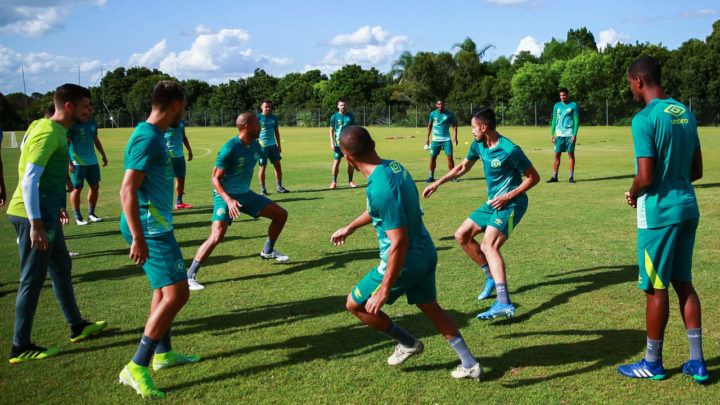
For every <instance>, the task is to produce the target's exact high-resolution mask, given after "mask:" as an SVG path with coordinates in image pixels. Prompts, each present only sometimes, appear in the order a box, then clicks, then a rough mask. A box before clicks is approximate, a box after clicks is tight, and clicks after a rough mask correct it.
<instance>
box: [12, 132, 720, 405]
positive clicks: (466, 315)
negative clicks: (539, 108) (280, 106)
mask: <svg viewBox="0 0 720 405" xmlns="http://www.w3.org/2000/svg"><path fill="white" fill-rule="evenodd" d="M327 132H328V131H327V129H325V128H322V129H297V128H283V129H281V134H282V137H283V160H282V163H283V171H284V174H285V180H284V185H285V186H286V187H287V188H288V189H290V190H291V191H292V193H291V194H285V195H279V194H273V195H272V196H271V198H272V199H274V200H275V201H276V202H278V203H279V204H280V205H281V206H283V207H285V208H286V209H287V210H288V212H289V220H288V222H287V225H286V227H285V230H284V232H283V234H282V235H281V237H280V240H279V242H278V244H277V249H278V250H279V251H281V252H282V253H285V254H288V255H289V256H290V258H291V261H290V262H288V263H286V264H279V263H269V262H266V261H262V260H261V259H260V258H259V256H258V253H259V251H260V249H261V248H262V245H263V242H264V239H265V235H266V228H267V225H268V223H269V221H267V220H263V219H260V220H253V219H251V218H249V217H243V218H242V219H240V220H238V221H236V222H234V223H233V226H232V227H230V229H229V230H228V233H227V236H226V239H225V241H224V242H223V243H221V244H220V245H219V246H218V248H217V249H216V250H215V252H214V253H213V255H212V257H211V258H210V259H209V260H208V261H207V262H206V263H205V265H204V267H203V268H202V269H201V272H200V274H199V276H198V278H199V279H200V280H202V281H203V283H204V284H205V285H206V287H207V288H206V289H205V290H203V291H199V292H193V293H192V294H191V298H190V301H189V303H188V304H187V306H186V307H185V308H184V309H183V310H182V311H181V312H180V314H179V315H178V318H177V319H176V321H175V323H174V326H173V345H174V347H175V348H176V349H177V350H178V351H179V352H182V353H192V354H200V355H202V356H203V360H202V361H201V362H200V363H198V364H195V365H191V366H186V367H180V368H174V369H168V370H162V371H161V372H156V373H153V378H154V380H155V382H156V384H157V385H158V387H159V388H161V389H163V390H164V391H165V392H166V393H167V399H168V400H170V401H172V402H179V403H191V402H201V401H202V402H206V403H238V402H244V403H254V402H268V403H281V402H282V403H295V402H312V403H383V402H385V403H466V402H471V401H472V402H492V403H499V402H503V403H507V402H510V403H518V402H526V403H530V402H542V403H548V402H552V403H557V402H560V403H568V402H570V403H578V402H583V403H584V402H608V401H618V402H619V401H623V402H629V403H646V402H647V401H648V400H649V398H652V399H650V401H652V402H674V403H678V402H693V403H712V402H714V401H716V400H717V394H718V389H717V381H718V379H717V376H718V375H719V373H720V332H718V329H719V325H718V319H719V318H720V317H719V316H718V314H719V310H718V308H720V284H719V283H718V282H717V269H718V263H719V262H720V260H719V259H720V255H719V253H718V252H720V238H718V237H717V234H715V231H716V229H718V228H719V227H720V193H718V189H719V188H720V160H719V159H718V158H717V157H718V156H720V129H719V128H703V129H701V131H700V132H701V142H702V145H703V155H704V157H705V162H704V163H705V177H703V178H702V179H701V180H699V181H698V182H697V184H696V192H697V196H698V200H699V202H700V211H701V213H702V215H703V217H702V219H701V221H700V227H699V229H698V236H697V241H696V244H695V256H694V258H695V261H694V268H693V272H694V277H695V278H694V282H695V285H696V288H697V290H698V292H699V294H700V298H701V300H702V304H703V308H704V310H705V313H704V316H703V318H704V321H705V325H704V330H705V332H704V348H705V356H706V359H707V360H708V366H709V369H710V373H711V386H710V387H702V386H698V385H697V384H695V383H694V382H693V381H692V380H691V379H690V378H689V377H687V376H685V375H683V374H682V373H681V372H680V366H681V364H682V363H683V362H684V361H685V360H686V359H687V355H688V347H687V337H686V335H685V331H684V327H683V326H682V322H681V319H680V317H679V314H678V312H677V308H676V304H675V303H674V301H672V304H673V305H672V306H671V311H672V312H671V317H670V322H669V325H668V329H667V332H666V340H665V351H664V358H665V367H666V368H667V370H668V380H667V381H661V382H655V381H637V380H630V379H626V378H625V377H622V376H620V375H619V374H617V372H616V367H617V366H618V365H620V364H624V363H627V362H631V361H632V362H634V361H636V360H637V359H639V358H640V357H641V356H642V355H643V354H644V349H645V333H644V319H645V318H644V313H645V308H644V296H643V294H642V292H641V291H640V290H638V289H637V287H636V282H635V281H636V279H637V267H636V263H637V259H636V245H635V243H636V233H635V212H634V210H632V209H631V208H629V207H628V206H627V204H626V203H625V202H624V197H623V193H624V192H625V191H626V190H627V189H628V187H629V185H630V183H631V181H632V177H633V173H634V164H633V154H632V141H631V136H630V130H629V128H626V127H609V128H606V127H598V128H586V127H582V128H581V130H580V138H579V139H580V141H579V146H578V147H577V151H576V155H577V170H576V175H575V178H576V179H577V180H578V182H577V184H568V183H567V160H566V156H563V162H562V166H561V171H560V179H561V182H560V183H558V184H545V180H547V178H548V177H549V175H550V174H551V168H552V149H551V146H552V145H551V144H550V143H549V140H548V134H547V132H548V131H547V128H520V127H505V128H501V129H500V132H501V133H502V134H503V135H506V136H507V137H509V138H510V139H512V140H513V141H514V142H515V143H517V144H519V145H521V146H522V148H523V150H524V151H525V152H526V154H527V155H528V157H529V158H530V159H531V161H532V162H533V163H534V165H535V167H536V168H537V169H538V171H539V172H540V175H541V178H542V181H541V183H540V184H538V185H537V186H536V187H535V188H534V189H532V190H530V192H529V198H530V206H529V209H528V211H527V214H526V215H525V217H524V218H523V220H522V223H521V224H520V225H519V226H518V228H517V229H516V231H515V232H514V233H513V234H512V237H511V239H510V240H509V242H508V243H507V244H506V245H505V247H504V248H503V254H504V257H505V260H506V262H507V267H508V285H509V290H510V293H511V298H512V299H513V301H514V302H515V305H516V308H517V314H516V317H515V318H513V319H511V320H497V321H491V322H481V321H478V320H476V319H475V315H476V314H477V313H478V312H481V311H484V310H485V309H487V308H488V307H489V305H490V304H491V302H482V303H480V302H478V301H477V300H476V299H475V297H476V296H477V294H478V292H479V291H480V289H481V288H482V282H483V281H484V276H481V275H482V272H481V271H480V270H479V269H478V268H477V267H476V265H475V264H473V263H472V262H471V260H470V259H469V258H468V257H467V256H466V255H465V254H464V253H463V252H462V250H461V249H460V248H459V246H458V245H457V243H456V242H455V240H454V238H453V234H454V231H455V229H456V228H457V226H458V225H459V224H460V223H461V222H462V221H463V220H464V219H465V218H466V217H467V215H468V214H469V213H470V212H471V211H472V210H474V209H475V208H477V206H479V205H480V204H481V203H482V202H483V201H485V198H486V195H485V190H486V184H485V181H484V179H483V173H482V168H481V166H480V165H476V167H475V168H474V170H473V171H471V172H470V173H468V174H467V175H466V176H465V177H464V178H463V179H462V180H461V181H460V182H459V183H450V184H446V185H444V186H443V187H441V188H440V190H439V191H438V192H437V193H436V194H435V195H434V196H433V197H432V198H430V199H429V200H424V201H422V204H423V207H424V209H425V217H424V219H425V223H426V226H427V228H428V230H429V231H430V234H431V235H432V236H433V239H434V240H435V243H436V245H437V248H438V254H439V264H438V269H437V285H438V294H439V295H438V301H439V302H440V304H441V305H443V306H444V307H445V309H446V310H448V312H449V313H450V314H451V316H452V317H453V318H454V319H455V321H456V322H457V324H458V326H459V327H460V330H461V332H462V333H463V335H464V337H465V339H466V341H467V342H468V345H469V347H470V349H471V350H472V351H473V353H474V354H475V355H476V356H478V358H479V360H480V362H481V364H482V365H483V367H484V369H485V378H484V379H483V380H482V381H480V382H474V381H455V380H453V379H452V378H451V377H450V371H451V370H452V369H453V368H454V367H455V366H456V364H458V363H459V362H458V360H457V357H456V355H455V353H454V352H453V350H452V349H451V348H450V346H449V345H448V344H447V343H446V342H445V341H444V339H443V338H442V337H441V336H440V335H439V334H438V333H437V332H436V331H435V329H434V327H433V326H432V324H431V323H430V322H429V320H427V319H425V318H424V317H423V315H422V314H421V313H420V312H419V311H418V310H417V308H415V307H414V306H408V305H406V303H405V301H404V299H402V298H401V299H400V300H398V302H397V303H395V304H394V305H392V306H387V307H385V310H386V311H387V312H388V314H389V315H390V316H391V317H393V318H394V319H395V320H396V321H397V322H398V323H399V324H400V325H402V326H403V327H404V328H405V329H407V330H408V331H409V332H411V333H412V334H414V335H415V336H417V337H419V338H421V339H422V340H423V341H424V342H425V346H426V348H425V352H424V353H423V354H422V355H421V356H418V357H416V358H413V359H411V360H409V361H408V362H407V363H405V364H403V365H402V366H399V367H397V368H391V367H389V366H388V365H387V364H386V358H387V356H389V355H390V354H391V353H392V351H393V346H394V344H393V342H391V341H390V340H388V339H387V338H385V337H384V336H383V335H380V334H378V333H376V332H374V331H372V330H371V329H370V328H367V327H365V326H363V325H361V324H360V322H359V321H358V320H357V319H355V318H354V317H353V316H352V315H351V314H350V313H348V312H347V311H345V309H344V302H345V296H346V295H347V293H348V292H349V290H350V288H351V287H352V286H353V285H354V284H355V283H356V282H357V281H359V280H360V278H361V277H362V276H363V275H364V274H365V273H366V272H367V271H368V270H369V269H371V268H372V267H374V266H375V265H376V264H377V262H378V257H377V253H378V252H377V250H378V248H377V238H376V234H375V231H374V230H373V229H372V227H367V228H366V229H363V230H360V231H358V232H356V233H355V234H354V235H352V236H351V237H350V238H349V239H348V243H347V244H346V245H345V246H343V247H340V248H335V247H333V246H332V245H331V244H330V242H329V238H330V235H331V234H332V233H333V232H334V231H335V230H336V229H338V228H340V227H341V226H344V225H345V224H346V223H348V222H349V221H350V220H352V219H353V218H355V217H356V216H357V215H358V214H360V213H361V212H362V211H363V209H364V208H365V190H364V189H362V188H360V189H348V188H347V187H346V184H347V181H346V180H347V175H346V174H345V172H344V170H345V167H346V166H345V163H344V162H343V164H342V166H341V174H340V176H339V184H340V185H341V187H340V189H339V190H334V191H331V190H327V189H326V187H327V186H328V185H329V183H330V164H331V152H330V150H329V140H328V133H327ZM130 133H131V130H130V129H113V130H101V132H100V136H101V139H102V142H103V144H104V146H105V150H106V151H107V153H108V157H109V159H110V164H109V165H108V167H106V168H104V169H103V170H102V176H103V181H102V183H101V195H100V202H99V204H98V209H97V211H98V214H99V215H101V216H103V217H104V218H105V219H106V221H105V222H103V223H96V224H90V225H88V226H85V227H78V226H76V225H74V224H72V225H68V226H66V227H65V234H66V238H67V242H68V247H69V249H70V250H72V251H76V252H79V253H80V256H77V257H75V258H74V259H73V280H74V285H75V293H76V296H77V301H78V303H79V306H80V309H81V311H82V313H83V315H84V316H85V317H87V318H88V319H91V320H100V319H106V320H107V321H108V322H109V327H108V329H107V330H106V331H104V332H103V333H102V334H100V335H99V336H97V337H96V338H93V339H91V340H88V341H85V342H82V343H76V344H73V343H70V342H69V339H68V337H69V336H68V335H69V328H68V327H67V326H66V325H65V323H64V319H63V317H62V314H61V313H60V310H59V306H58V304H57V302H56V300H55V297H54V296H53V293H52V288H51V284H50V282H49V279H48V281H47V282H46V284H45V288H44V289H43V292H42V294H41V297H40V304H39V307H38V310H37V314H36V317H35V323H34V328H33V340H34V341H35V342H36V343H37V344H40V345H43V346H50V347H58V348H60V349H61V350H62V353H61V354H60V355H59V356H58V357H56V358H53V359H48V360H43V361H38V362H31V363H25V364H19V365H9V364H8V363H7V362H0V364H1V365H0V398H2V399H1V400H0V402H3V403H19V402H21V401H22V402H25V403H38V402H42V403H78V402H79V403H126V402H129V401H131V400H135V399H136V398H137V399H138V400H139V397H137V396H136V395H135V393H134V392H132V391H131V389H129V388H128V387H124V386H119V385H117V384H115V383H116V382H117V375H118V373H119V372H120V369H121V368H122V367H123V365H124V364H125V363H126V362H127V361H128V360H129V359H130V358H131V356H132V355H133V353H134V352H135V349H136V347H137V343H138V340H139V337H140V334H141V331H142V327H143V324H144V322H145V319H146V317H147V313H148V310H149V304H150V295H151V294H150V289H149V285H148V282H147V279H146V277H145V276H144V274H143V272H142V270H141V269H140V268H138V267H136V266H135V265H134V264H133V263H132V262H131V261H130V260H129V259H128V257H127V254H128V246H127V245H126V243H125V242H124V241H123V239H122V237H121V236H120V234H119V232H118V219H119V215H120V203H119V198H118V190H119V186H120V180H121V176H122V167H123V151H124V148H125V144H126V141H127V139H128V137H129V135H130ZM187 133H188V137H189V138H190V141H191V144H192V146H193V149H194V152H195V159H194V160H193V161H192V162H190V163H188V177H187V195H186V197H185V201H186V202H187V203H190V204H193V205H195V207H196V208H194V209H192V210H188V211H182V212H176V215H175V219H174V224H175V229H176V230H175V234H176V237H177V239H178V241H179V243H180V246H181V248H182V252H183V256H184V257H185V259H186V262H187V263H189V262H190V261H191V260H192V257H193V256H194V254H195V251H196V249H197V247H198V246H199V245H200V244H201V243H202V241H203V240H205V238H206V237H207V236H208V234H209V230H210V218H211V215H212V205H211V204H212V200H211V186H210V173H211V168H212V166H213V163H214V159H215V156H216V154H217V151H218V150H219V148H220V147H221V146H222V144H223V143H224V142H225V141H226V140H227V139H228V138H229V137H231V136H233V134H234V130H233V129H229V128H188V130H187ZM371 133H372V134H373V136H374V138H375V140H376V142H377V149H378V151H379V153H380V155H381V156H382V157H384V158H392V159H396V160H398V161H400V162H401V163H402V164H403V165H405V166H406V167H407V168H408V169H409V171H410V172H411V174H412V175H413V177H414V179H415V181H416V182H417V184H418V188H419V190H420V191H422V188H423V187H424V185H425V183H424V182H423V180H424V179H425V178H426V177H427V166H428V163H427V162H428V157H427V152H426V151H423V149H422V145H423V143H424V130H422V129H421V130H416V129H412V128H409V129H408V128H397V129H396V128H392V129H390V128H371ZM460 133H461V135H460V139H461V140H460V145H459V146H458V147H457V148H456V156H458V157H462V156H464V154H465V153H466V152H467V148H468V143H469V142H470V141H471V140H472V138H471V135H470V131H469V128H468V127H463V128H461V129H460ZM407 136H414V138H405V139H395V140H388V139H387V138H389V137H407ZM18 153H19V152H18V150H17V149H15V150H7V149H6V150H3V151H2V157H3V162H4V164H5V182H6V184H7V185H8V187H9V188H10V191H11V192H12V190H13V189H14V187H15V185H16V184H17V171H16V170H14V168H15V167H16V165H17V159H18ZM458 161H459V160H458ZM438 163H439V164H438V170H437V173H438V174H440V175H442V174H443V173H445V172H446V170H447V169H446V168H445V164H444V157H440V159H439V160H438ZM273 173H274V171H273V170H272V169H271V168H269V169H268V180H269V182H268V183H269V184H273V177H272V176H273ZM356 181H357V182H358V183H359V184H360V185H364V184H365V179H363V178H362V176H361V175H360V174H359V173H358V174H357V175H356ZM252 187H253V189H255V190H256V191H258V186H257V180H256V179H255V180H254V181H253V186H252ZM1 210H2V211H0V212H2V215H0V217H1V218H0V269H2V270H1V271H0V308H2V311H0V326H2V327H1V328H0V342H1V343H2V344H1V345H0V348H1V349H2V350H3V352H4V353H8V352H9V351H10V344H11V340H12V329H13V328H12V326H13V316H14V300H15V295H16V294H15V293H16V290H17V281H18V268H19V260H18V255H17V250H16V248H15V232H14V229H13V228H12V226H11V224H10V222H9V220H8V219H7V217H6V216H5V215H4V212H5V208H2V209H1ZM83 212H84V214H85V212H86V202H83Z"/></svg>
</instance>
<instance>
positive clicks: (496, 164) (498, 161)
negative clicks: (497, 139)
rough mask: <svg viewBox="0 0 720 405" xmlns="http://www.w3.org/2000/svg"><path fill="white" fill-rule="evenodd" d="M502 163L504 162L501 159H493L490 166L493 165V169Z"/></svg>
mask: <svg viewBox="0 0 720 405" xmlns="http://www.w3.org/2000/svg"><path fill="white" fill-rule="evenodd" d="M501 165H502V163H501V162H500V159H493V160H492V162H490V167H492V168H493V169H497V168H498V167H500V166H501Z"/></svg>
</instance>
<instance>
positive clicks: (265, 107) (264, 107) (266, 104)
mask: <svg viewBox="0 0 720 405" xmlns="http://www.w3.org/2000/svg"><path fill="white" fill-rule="evenodd" d="M272 108H273V104H272V101H270V100H268V99H264V100H263V101H262V103H260V111H262V113H263V115H268V114H270V111H272Z"/></svg>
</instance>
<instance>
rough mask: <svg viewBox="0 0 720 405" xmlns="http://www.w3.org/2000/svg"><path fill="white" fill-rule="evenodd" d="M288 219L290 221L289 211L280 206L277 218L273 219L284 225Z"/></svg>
mask: <svg viewBox="0 0 720 405" xmlns="http://www.w3.org/2000/svg"><path fill="white" fill-rule="evenodd" d="M287 219H288V212H287V210H286V209H285V208H283V207H281V206H279V205H278V207H277V210H276V214H275V218H273V220H275V221H277V222H281V223H283V224H284V223H285V222H287Z"/></svg>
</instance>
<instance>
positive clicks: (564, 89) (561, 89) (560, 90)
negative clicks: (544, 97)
mask: <svg viewBox="0 0 720 405" xmlns="http://www.w3.org/2000/svg"><path fill="white" fill-rule="evenodd" d="M558 93H567V94H570V92H569V91H568V89H567V87H560V88H559V89H558Z"/></svg>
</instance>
